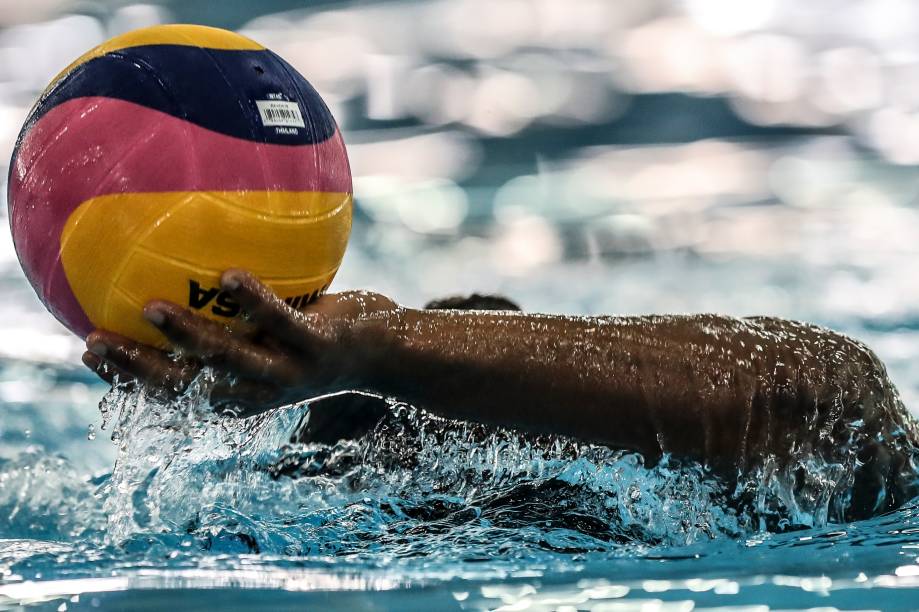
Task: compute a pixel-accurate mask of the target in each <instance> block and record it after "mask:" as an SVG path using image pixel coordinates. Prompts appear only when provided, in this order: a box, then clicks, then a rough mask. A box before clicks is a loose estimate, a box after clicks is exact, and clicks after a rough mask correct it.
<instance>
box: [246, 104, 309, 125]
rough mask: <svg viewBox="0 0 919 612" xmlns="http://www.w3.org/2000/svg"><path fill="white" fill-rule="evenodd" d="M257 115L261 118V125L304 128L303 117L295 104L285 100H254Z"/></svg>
mask: <svg viewBox="0 0 919 612" xmlns="http://www.w3.org/2000/svg"><path fill="white" fill-rule="evenodd" d="M255 105H256V106H258V114H259V115H261V117H262V125H264V126H266V127H267V126H271V125H286V126H290V127H306V125H305V124H304V123H303V115H301V114H300V107H299V106H297V103H296V102H287V101H285V100H256V101H255Z"/></svg>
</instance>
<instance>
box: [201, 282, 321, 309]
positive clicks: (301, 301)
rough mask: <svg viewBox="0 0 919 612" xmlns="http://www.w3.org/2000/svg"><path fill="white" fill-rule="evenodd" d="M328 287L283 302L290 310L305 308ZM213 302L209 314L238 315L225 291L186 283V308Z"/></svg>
mask: <svg viewBox="0 0 919 612" xmlns="http://www.w3.org/2000/svg"><path fill="white" fill-rule="evenodd" d="M327 288H328V285H326V286H325V287H323V288H322V289H316V290H315V291H313V292H312V293H304V294H303V295H295V296H292V297H287V298H284V302H285V303H286V304H287V305H288V306H290V307H291V308H300V307H301V306H306V305H307V304H310V303H312V302H314V301H316V298H318V297H319V296H320V295H322V294H323V293H325V291H326V289H327ZM212 302H213V306H211V312H212V313H214V314H215V315H217V316H219V317H228V318H232V317H235V316H237V315H238V314H239V313H240V310H241V308H240V305H239V303H238V302H237V301H236V300H234V299H233V296H231V295H230V294H229V293H227V292H226V291H221V290H220V288H219V287H202V286H201V283H199V282H198V281H196V280H191V279H189V281H188V306H189V307H190V308H194V309H195V310H201V309H202V308H205V307H207V306H208V305H209V304H211V303H212Z"/></svg>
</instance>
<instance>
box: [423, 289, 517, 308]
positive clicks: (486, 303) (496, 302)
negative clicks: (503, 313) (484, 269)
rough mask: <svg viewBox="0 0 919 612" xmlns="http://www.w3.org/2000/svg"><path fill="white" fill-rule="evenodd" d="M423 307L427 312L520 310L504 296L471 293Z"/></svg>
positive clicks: (440, 300) (432, 302) (436, 301)
mask: <svg viewBox="0 0 919 612" xmlns="http://www.w3.org/2000/svg"><path fill="white" fill-rule="evenodd" d="M424 307H425V309H427V310H515V311H519V310H520V306H518V305H517V304H515V303H514V302H512V301H511V300H509V299H507V298H506V297H504V296H501V295H481V294H479V293H473V294H472V295H470V296H467V297H463V296H461V295H456V296H453V297H447V298H441V299H439V300H432V301H430V302H428V303H427V304H425V306H424Z"/></svg>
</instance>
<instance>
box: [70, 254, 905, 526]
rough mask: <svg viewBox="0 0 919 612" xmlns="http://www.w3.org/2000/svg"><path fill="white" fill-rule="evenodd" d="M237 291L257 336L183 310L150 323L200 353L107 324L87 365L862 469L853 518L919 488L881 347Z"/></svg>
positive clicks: (238, 396)
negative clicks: (205, 368) (367, 398)
mask: <svg viewBox="0 0 919 612" xmlns="http://www.w3.org/2000/svg"><path fill="white" fill-rule="evenodd" d="M221 284H222V288H223V289H224V290H225V291H227V292H229V293H230V294H231V295H232V296H233V297H234V298H235V299H236V300H237V301H238V302H239V303H240V304H241V305H242V308H243V310H244V311H245V312H246V313H247V314H248V317H249V318H250V320H251V322H252V323H253V326H254V331H253V332H250V333H247V334H242V333H234V332H231V331H229V330H228V329H227V328H225V327H224V326H222V325H220V324H219V323H216V322H213V321H210V320H207V319H204V318H202V317H199V316H197V315H196V314H194V313H193V312H191V311H189V310H187V309H184V308H182V307H179V306H177V305H175V304H171V303H168V302H161V301H155V302H151V303H150V304H148V305H147V307H146V308H145V310H144V315H145V317H146V318H147V319H148V320H149V321H150V322H151V324H153V325H155V326H156V327H157V328H158V329H159V330H160V331H161V332H162V333H163V334H164V335H165V336H166V337H167V338H168V339H169V341H170V342H171V344H172V345H173V346H175V347H178V348H179V349H180V350H181V353H182V355H183V357H181V358H174V357H170V356H169V355H167V354H166V353H165V352H163V351H160V350H157V349H154V348H151V347H149V346H144V345H140V344H137V343H135V342H133V341H131V340H129V339H127V338H124V337H121V336H118V335H116V334H113V333H111V332H107V331H102V330H100V331H95V332H93V333H92V334H90V335H89V337H88V338H87V347H88V349H89V350H88V351H87V353H85V354H84V358H83V359H84V363H86V365H87V366H88V367H90V368H91V369H93V370H95V371H96V372H98V373H99V374H100V375H101V376H103V378H106V379H107V380H109V381H111V379H112V377H113V375H114V374H115V373H116V372H117V373H121V374H122V375H124V376H128V377H133V378H135V379H139V380H142V381H144V382H146V383H148V384H149V385H151V386H153V387H155V388H158V389H162V390H166V391H173V392H179V391H181V390H182V389H183V388H184V386H185V385H186V384H187V383H188V381H190V380H191V379H192V378H193V377H194V375H195V373H196V372H197V371H198V369H200V367H201V365H202V364H207V365H211V366H213V367H215V368H216V369H218V370H220V371H223V372H225V373H226V374H228V375H229V376H227V377H224V378H225V379H226V380H228V381H229V380H232V381H233V382H224V383H221V384H220V385H218V386H217V387H216V388H215V389H214V390H213V393H212V397H211V401H212V403H213V404H214V405H215V407H217V408H218V409H219V410H224V411H229V412H232V413H234V414H237V415H240V416H247V415H251V414H255V413H258V412H261V411H264V410H267V409H269V408H273V407H276V406H279V405H284V404H290V403H294V402H298V401H302V400H305V399H309V398H313V397H318V396H321V395H326V394H329V393H335V392H339V391H346V390H360V391H363V392H367V393H371V394H374V395H378V396H383V397H394V398H398V399H399V400H401V401H404V402H407V403H410V404H413V405H416V406H419V407H422V408H424V409H426V410H428V411H430V412H432V413H434V414H437V415H440V416H443V417H446V418H451V419H465V420H469V421H475V422H480V423H484V424H487V425H495V426H503V427H509V428H515V429H518V430H521V431H525V432H530V433H554V434H562V435H568V436H572V437H575V438H579V439H582V440H585V441H588V442H594V443H599V444H606V445H609V446H613V447H621V448H626V449H631V450H635V451H637V452H639V453H641V454H642V455H644V456H645V457H646V459H647V460H648V461H649V462H653V461H655V460H656V459H657V458H659V457H661V456H662V454H664V453H670V454H672V455H675V456H677V457H685V458H687V459H693V460H699V461H701V462H703V463H705V464H707V465H709V466H710V467H711V468H712V469H713V470H714V471H715V472H716V473H719V474H723V475H725V476H726V477H731V476H736V475H737V473H738V471H740V472H743V471H745V470H748V469H752V468H757V467H763V466H764V464H765V463H766V462H767V461H773V462H775V464H776V465H778V466H780V467H781V466H785V465H790V464H791V463H793V462H794V461H795V460H796V459H800V457H801V456H802V454H805V455H806V454H810V455H813V456H818V457H820V458H822V459H825V460H828V461H843V459H844V455H845V453H847V452H850V450H851V449H852V448H855V449H856V452H857V453H858V459H859V465H860V466H861V467H860V468H859V470H858V471H857V474H856V476H855V481H854V482H853V483H852V491H853V500H852V504H851V506H852V511H851V515H852V516H853V517H858V516H867V515H868V514H871V513H873V512H877V511H879V510H882V509H885V508H888V507H893V506H895V505H898V504H900V503H902V501H903V500H904V498H908V497H910V496H911V495H912V494H913V493H914V492H915V491H914V489H913V488H912V486H913V485H912V480H911V479H910V475H911V474H912V470H911V468H910V465H909V462H910V459H911V457H912V452H913V448H914V446H915V444H916V441H917V439H919V436H917V432H916V427H915V424H914V422H913V421H912V419H911V418H910V417H909V415H908V413H907V411H906V410H905V409H904V407H903V405H902V403H901V402H900V400H899V397H898V395H897V392H896V390H895V389H894V387H893V385H892V384H891V383H890V381H889V379H888V378H887V375H886V372H885V370H884V367H883V365H882V364H881V363H880V361H879V360H878V359H877V357H876V356H875V355H874V354H873V353H872V352H871V351H870V350H869V349H868V348H867V347H865V346H864V345H863V344H861V343H859V342H857V341H855V340H852V339H851V338H848V337H846V336H843V335H841V334H837V333H835V332H832V331H830V330H827V329H824V328H820V327H816V326H812V325H807V324H804V323H798V322H793V321H786V320H781V319H775V318H768V317H755V318H746V319H737V318H732V317H724V316H717V315H687V316H646V317H563V316H550V315H535V314H523V313H517V312H483V311H473V312H463V311H456V310H441V311H436V310H414V309H409V308H404V307H401V306H398V305H397V304H395V303H394V302H393V301H392V300H390V299H388V298H386V297H384V296H381V295H378V294H373V293H366V292H348V293H340V294H333V295H327V296H324V297H322V298H321V299H319V300H318V301H317V302H315V303H314V304H311V305H309V306H308V307H306V308H305V309H304V310H302V311H297V310H293V309H291V308H290V307H289V306H288V305H287V304H285V303H284V302H283V301H282V300H281V299H279V298H278V297H277V296H276V295H274V294H273V293H272V292H271V290H269V289H268V288H267V287H265V286H264V285H262V284H261V283H259V282H258V280H257V279H256V278H255V277H254V276H252V275H250V274H248V273H246V272H244V271H241V270H230V271H228V272H226V273H225V274H224V275H223V278H222V280H221Z"/></svg>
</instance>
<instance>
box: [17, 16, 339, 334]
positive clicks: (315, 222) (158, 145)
mask: <svg viewBox="0 0 919 612" xmlns="http://www.w3.org/2000/svg"><path fill="white" fill-rule="evenodd" d="M8 200H9V213H10V215H9V216H10V224H11V227H12V231H13V240H14V243H15V246H16V252H17V254H18V256H19V261H20V262H21V263H22V267H23V269H24V270H25V273H26V276H27V277H28V279H29V281H30V282H31V283H32V286H33V287H34V288H35V291H36V292H37V293H38V295H39V297H40V298H41V300H42V302H43V303H44V304H45V305H46V306H47V307H48V309H49V310H50V311H51V312H52V313H53V314H54V315H55V316H56V317H57V318H58V319H59V320H60V321H61V322H63V323H64V324H65V325H66V326H67V327H69V328H70V329H71V330H73V331H74V332H75V333H77V334H79V335H81V336H86V334H88V333H89V332H90V331H92V330H93V329H94V328H104V329H109V330H112V331H116V332H119V333H122V334H125V335H127V336H129V337H132V338H134V339H136V340H140V341H143V342H148V343H152V344H158V345H162V344H163V339H162V337H161V336H160V335H159V334H158V333H157V332H156V330H154V329H153V328H151V327H150V326H149V325H148V324H147V323H145V322H144V320H143V318H142V314H141V313H142V309H143V305H144V304H145V303H146V302H147V301H149V300H151V299H153V298H162V299H166V300H170V301H172V302H176V303H178V304H183V305H185V306H188V307H189V308H191V309H193V310H194V311H196V312H198V313H200V314H202V315H204V316H207V317H209V318H211V319H216V320H219V321H224V322H228V323H233V322H234V320H235V319H237V318H238V317H239V315H240V308H239V305H238V304H236V303H235V302H234V301H233V299H232V297H231V296H229V295H228V294H225V293H224V292H222V291H221V290H220V288H219V278H220V274H221V272H222V271H223V270H225V269H227V268H232V267H242V268H247V269H249V270H250V271H252V272H253V273H254V274H255V275H256V276H258V277H259V278H260V279H261V280H262V281H263V282H265V283H266V284H268V285H269V286H270V287H271V288H272V289H274V290H275V291H276V292H277V293H278V294H279V295H280V296H281V297H283V298H285V299H286V300H287V301H288V303H290V304H292V305H293V306H295V307H298V306H300V305H303V304H305V303H307V302H308V301H310V300H312V299H315V298H316V297H317V296H318V295H320V294H321V293H322V292H324V291H325V289H326V288H327V287H328V285H329V283H330V282H331V280H332V277H333V276H334V275H335V272H336V271H337V270H338V267H339V264H340V263H341V259H342V256H343V255H344V252H345V246H346V244H347V241H348V236H349V233H350V230H351V173H350V170H349V167H348V158H347V154H346V152H345V146H344V143H343V141H342V138H341V135H340V133H339V131H338V128H337V126H336V124H335V121H334V119H333V118H332V115H331V114H330V113H329V109H328V108H327V107H326V105H325V104H324V103H323V101H322V99H321V98H320V97H319V95H318V94H317V93H316V91H315V90H314V89H313V88H312V87H311V86H310V84H309V83H308V82H307V81H306V80H305V79H304V78H303V77H302V76H301V75H300V74H298V73H297V71H296V70H294V68H293V67H292V66H290V64H288V63H287V62H285V61H284V60H283V59H281V58H280V57H278V56H277V55H275V54H274V53H272V52H271V51H269V50H268V49H266V48H264V47H262V46H260V45H259V44H257V43H255V42H253V41H251V40H249V39H248V38H245V37H243V36H240V35H238V34H234V33H232V32H227V31H224V30H219V29H215V28H206V27H201V26H190V25H166V26H157V27H152V28H146V29H142V30H137V31H135V32H130V33H128V34H124V35H122V36H118V37H116V38H113V39H112V40H110V41H108V42H106V43H104V44H102V45H100V46H99V47H96V48H95V49H92V50H91V51H89V52H88V53H86V54H85V55H83V56H82V57H80V58H79V59H77V60H76V61H75V62H74V63H73V64H71V65H70V66H69V67H68V68H67V69H65V70H64V72H62V73H61V74H60V75H59V76H58V77H57V78H55V79H54V81H52V83H51V84H50V85H49V86H48V88H47V89H46V90H45V91H44V93H43V94H42V96H41V98H40V99H39V100H38V102H37V103H36V104H35V106H34V107H33V109H32V111H31V113H30V114H29V117H28V119H27V120H26V123H25V125H24V126H23V128H22V132H21V133H20V136H19V139H18V141H17V144H16V148H15V150H14V152H13V158H12V161H11V163H10V177H9V193H8ZM234 324H235V323H234Z"/></svg>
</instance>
